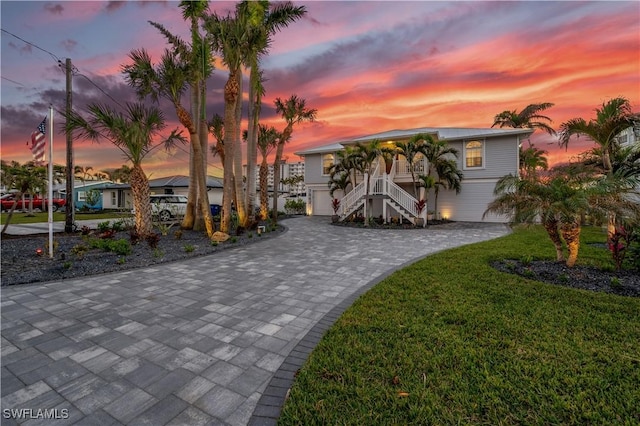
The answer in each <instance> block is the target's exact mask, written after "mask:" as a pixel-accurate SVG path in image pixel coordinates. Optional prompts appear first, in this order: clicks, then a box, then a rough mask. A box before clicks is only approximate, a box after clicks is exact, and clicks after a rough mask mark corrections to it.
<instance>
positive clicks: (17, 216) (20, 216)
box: [0, 211, 131, 225]
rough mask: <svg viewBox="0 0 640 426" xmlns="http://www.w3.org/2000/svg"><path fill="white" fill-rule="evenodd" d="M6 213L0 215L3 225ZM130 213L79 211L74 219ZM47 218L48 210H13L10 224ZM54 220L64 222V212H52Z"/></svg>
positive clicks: (40, 220) (34, 221)
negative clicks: (29, 212) (36, 211)
mask: <svg viewBox="0 0 640 426" xmlns="http://www.w3.org/2000/svg"><path fill="white" fill-rule="evenodd" d="M7 216H9V214H8V213H6V212H3V213H2V214H1V215H0V224H2V225H4V223H5V221H6V220H7ZM130 216H131V214H130V213H120V212H109V211H104V212H100V213H79V212H76V214H75V219H76V220H91V219H119V218H122V217H130ZM48 220H49V213H48V212H38V213H33V215H29V214H28V213H23V212H14V213H13V216H12V217H11V224H12V225H20V224H25V223H39V222H47V221H48ZM53 221H54V222H64V221H65V214H64V212H56V213H54V214H53Z"/></svg>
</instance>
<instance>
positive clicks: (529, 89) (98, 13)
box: [0, 0, 640, 178]
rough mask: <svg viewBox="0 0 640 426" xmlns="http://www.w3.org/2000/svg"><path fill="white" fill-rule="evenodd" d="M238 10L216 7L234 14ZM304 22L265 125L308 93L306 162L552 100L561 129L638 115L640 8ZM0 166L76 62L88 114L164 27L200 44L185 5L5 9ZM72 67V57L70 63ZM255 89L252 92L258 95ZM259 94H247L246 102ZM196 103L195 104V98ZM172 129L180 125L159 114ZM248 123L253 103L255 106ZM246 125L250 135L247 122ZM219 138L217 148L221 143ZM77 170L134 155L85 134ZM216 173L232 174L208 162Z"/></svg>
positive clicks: (392, 8)
mask: <svg viewBox="0 0 640 426" xmlns="http://www.w3.org/2000/svg"><path fill="white" fill-rule="evenodd" d="M234 4H235V2H211V3H210V8H211V9H212V10H215V11H217V12H218V13H221V14H226V12H227V11H229V10H232V9H233V7H234ZM295 4H296V5H304V6H306V8H307V14H306V16H305V17H304V18H302V19H300V20H298V21H296V22H295V23H293V24H291V25H289V27H287V28H285V29H283V30H282V31H281V32H280V33H278V34H277V35H276V36H275V37H274V38H273V43H272V46H271V50H270V51H269V55H268V56H266V57H264V58H263V69H264V76H265V78H266V79H267V81H266V83H265V89H266V95H265V97H264V98H263V110H262V111H263V112H262V122H263V123H264V124H267V125H273V126H275V127H276V128H277V129H279V130H282V129H283V128H284V127H285V122H284V121H283V119H282V118H280V117H279V116H278V115H277V114H276V112H275V108H274V106H273V101H274V100H275V99H276V98H281V99H286V98H288V97H289V96H291V95H293V94H296V95H297V96H298V97H300V98H303V99H305V100H306V103H307V106H308V107H309V108H316V109H317V110H318V113H317V119H316V121H315V122H313V123H304V124H301V125H298V126H296V127H295V128H294V132H293V136H292V139H291V141H290V142H289V144H288V145H287V147H286V148H285V157H287V158H288V160H289V161H299V160H300V158H299V157H298V156H296V155H295V152H298V151H301V150H304V149H308V148H314V147H318V146H321V145H325V144H330V143H334V142H339V141H342V140H346V139H349V138H353V137H357V136H362V135H367V134H372V133H377V132H382V131H387V130H392V129H409V128H416V127H485V128H488V127H490V126H491V125H492V124H493V119H494V117H495V115H496V114H498V113H500V112H502V111H504V110H518V111H519V110H521V109H522V108H524V107H525V106H527V105H529V104H532V103H542V102H552V103H554V104H555V106H554V107H553V108H550V109H548V110H546V111H545V112H544V113H545V115H548V116H549V117H550V118H552V120H553V123H552V126H553V127H554V128H556V129H557V128H558V127H559V126H560V124H561V123H562V122H564V121H567V120H569V119H571V118H575V117H582V118H584V119H585V120H589V119H591V118H594V117H595V112H594V111H595V109H596V108H597V107H599V106H601V105H602V104H603V103H604V102H607V101H608V100H610V99H612V98H615V97H619V96H623V97H625V98H627V99H629V101H630V102H631V104H632V107H633V109H634V111H640V20H639V19H638V17H639V16H640V2H638V1H629V2H625V1H604V2H591V1H584V2H578V1H542V2H534V1H519V2H506V1H499V2H490V1H472V2H462V1H448V2H431V1H410V2H390V1H378V2H371V1H301V2H295ZM0 21H1V24H2V33H1V37H2V38H1V42H2V44H1V46H0V49H1V64H0V74H1V77H2V79H1V91H0V105H1V111H0V119H1V126H0V138H1V157H2V159H3V160H5V161H11V160H15V161H19V162H25V161H29V160H31V151H30V150H29V147H28V146H27V142H28V141H29V139H30V135H31V133H32V132H33V131H34V130H35V129H36V128H37V126H38V124H39V123H40V122H41V121H42V119H43V118H44V117H45V116H47V115H48V111H49V106H50V105H52V106H53V108H54V111H64V107H65V102H66V96H65V94H66V88H65V84H66V83H65V73H64V65H62V66H60V63H62V64H64V63H65V60H66V58H70V59H71V61H72V64H73V66H74V67H75V72H74V76H73V83H72V85H73V90H72V101H73V108H74V110H76V111H79V112H83V111H86V105H87V104H89V103H95V102H100V103H111V102H112V101H111V100H112V99H115V100H118V101H119V102H121V103H124V102H123V101H129V102H131V101H135V94H134V93H133V90H132V89H131V88H130V87H129V86H128V85H127V84H126V82H125V80H124V76H123V74H122V73H121V66H122V65H124V64H127V63H130V60H129V57H128V54H129V53H130V51H131V50H132V49H140V48H145V49H147V50H148V51H149V52H150V53H151V56H152V59H153V60H154V61H157V60H158V59H159V57H160V55H161V53H162V50H163V49H164V48H165V47H167V44H166V40H165V39H164V37H163V36H162V35H161V34H160V33H159V31H158V30H157V29H155V28H154V27H153V26H151V25H150V24H149V22H148V21H154V22H157V23H160V24H162V25H164V26H165V27H166V28H167V29H169V30H170V31H171V32H173V33H175V34H178V35H181V36H182V37H183V38H184V39H185V40H188V37H189V36H188V28H187V27H188V25H187V23H186V22H185V21H183V19H182V15H181V9H180V8H179V7H178V2H175V1H160V2H151V1H144V2H143V1H128V2H107V1H46V2H41V1H22V2H19V1H5V0H2V1H0ZM58 61H60V63H59V62H58ZM226 79H227V70H226V69H224V67H223V65H222V63H221V61H220V60H217V61H216V70H215V71H214V73H213V75H212V77H211V78H210V79H209V81H208V95H207V111H208V113H207V114H208V116H209V117H211V116H212V115H213V114H215V113H218V114H220V115H222V114H223V98H222V89H223V86H224V83H225V81H226ZM245 89H246V85H245ZM245 96H246V94H245ZM185 102H188V100H187V99H185ZM161 107H162V108H163V110H164V111H165V113H166V118H167V130H166V132H165V134H168V132H169V131H170V130H171V129H174V128H176V127H179V123H178V122H177V119H176V116H175V112H174V111H173V108H172V107H171V106H169V105H166V104H161ZM245 116H246V109H245ZM53 121H54V129H55V132H54V162H55V163H57V164H64V163H65V161H66V160H65V146H66V139H65V136H64V134H63V133H61V125H62V122H63V118H62V115H61V114H60V113H59V112H54V120H53ZM245 128H246V126H245ZM531 141H532V142H533V143H534V144H535V145H536V146H538V147H539V148H542V149H545V150H547V151H548V158H549V161H550V163H551V164H556V163H560V162H564V161H569V160H571V159H572V158H575V155H576V154H577V153H579V152H582V151H585V150H587V149H589V148H590V147H592V146H593V145H592V143H590V142H589V141H588V140H587V139H585V138H580V139H577V140H572V141H571V142H570V144H569V149H568V150H565V149H564V148H559V147H558V144H557V138H554V137H551V136H549V135H546V134H542V133H540V132H539V131H537V132H536V133H534V135H533V136H532V138H531ZM210 142H211V143H213V138H210ZM73 147H74V159H75V164H76V165H80V166H82V167H89V166H90V167H93V170H94V171H98V170H103V169H107V168H116V167H119V166H121V165H123V164H126V159H125V158H124V157H123V155H122V153H121V152H120V151H118V149H117V148H115V147H114V146H113V145H112V144H111V143H109V142H108V141H103V142H100V143H95V142H90V141H84V140H74V142H73ZM208 163H209V165H210V166H209V170H208V172H209V174H210V175H221V168H220V162H219V160H218V159H217V158H214V157H212V156H211V154H209V157H208ZM143 167H144V169H145V171H146V172H147V174H148V175H149V176H150V177H151V178H155V177H162V176H168V175H173V174H183V175H186V174H188V146H179V147H178V148H176V149H174V150H173V151H172V152H165V151H164V150H162V149H158V150H155V151H153V153H152V154H150V155H149V156H148V157H147V158H146V159H145V161H144V163H143Z"/></svg>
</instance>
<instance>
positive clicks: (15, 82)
mask: <svg viewBox="0 0 640 426" xmlns="http://www.w3.org/2000/svg"><path fill="white" fill-rule="evenodd" d="M2 79H3V80H7V81H10V82H12V83H14V84H17V85H18V86H22V87H25V85H24V84H22V83H18V82H17V81H15V80H11V79H10V78H7V77H4V76H2Z"/></svg>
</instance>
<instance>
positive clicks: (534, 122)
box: [491, 102, 556, 136]
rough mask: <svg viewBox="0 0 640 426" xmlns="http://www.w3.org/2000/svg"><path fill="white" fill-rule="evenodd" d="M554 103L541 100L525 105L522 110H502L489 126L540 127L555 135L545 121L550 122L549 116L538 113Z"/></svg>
mask: <svg viewBox="0 0 640 426" xmlns="http://www.w3.org/2000/svg"><path fill="white" fill-rule="evenodd" d="M553 105H554V104H552V103H550V102H543V103H541V104H530V105H527V106H526V107H525V108H524V109H523V110H522V111H520V112H517V111H516V110H513V111H503V112H501V113H500V114H497V115H496V116H495V118H494V120H493V124H492V125H491V127H495V126H500V127H513V128H527V129H540V130H542V131H544V132H547V133H549V134H550V135H552V136H553V135H555V134H556V131H555V130H553V128H552V127H551V126H550V125H549V124H548V123H546V122H549V123H551V122H552V121H553V120H551V119H550V118H549V117H547V116H545V115H541V114H539V112H540V111H544V110H545V109H549V108H551V107H552V106H553Z"/></svg>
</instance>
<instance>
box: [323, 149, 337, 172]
mask: <svg viewBox="0 0 640 426" xmlns="http://www.w3.org/2000/svg"><path fill="white" fill-rule="evenodd" d="M334 163H335V156H334V155H333V154H323V155H322V174H323V175H328V174H329V173H330V172H331V166H333V164H334Z"/></svg>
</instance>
